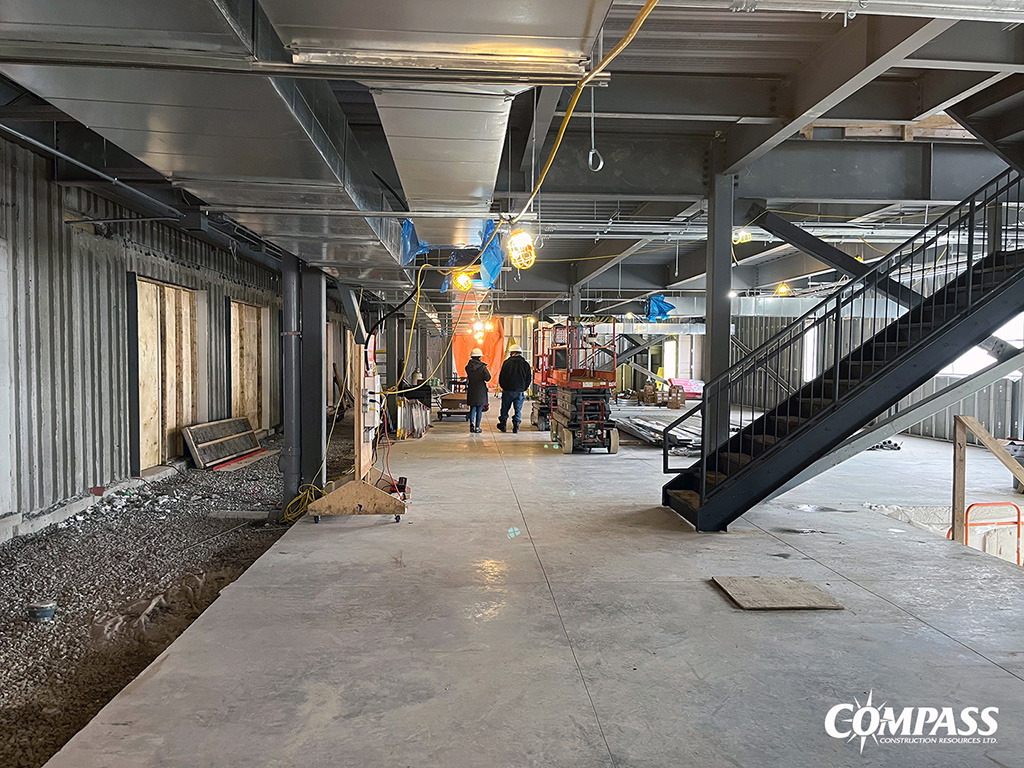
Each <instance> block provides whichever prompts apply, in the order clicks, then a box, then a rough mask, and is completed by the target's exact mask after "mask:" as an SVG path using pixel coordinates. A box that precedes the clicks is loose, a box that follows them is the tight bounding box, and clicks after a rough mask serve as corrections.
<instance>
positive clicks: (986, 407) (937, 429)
mask: <svg viewBox="0 0 1024 768" xmlns="http://www.w3.org/2000/svg"><path fill="white" fill-rule="evenodd" d="M956 381H957V378H956V377H953V376H936V377H935V378H933V379H932V380H931V381H929V382H928V383H927V384H925V385H924V386H923V387H921V388H920V389H918V390H917V391H916V392H914V393H913V394H911V395H910V396H909V397H906V398H904V399H903V400H901V401H900V402H899V404H898V405H897V409H905V408H908V407H910V406H911V405H913V404H915V403H919V402H920V401H921V400H924V399H925V398H926V397H930V396H931V395H933V394H935V393H936V392H938V391H939V390H941V389H944V388H946V387H947V386H949V385H950V384H953V383H955V382H956ZM895 412H896V409H894V410H892V411H890V413H895ZM957 414H960V415H963V416H973V417H974V418H976V419H977V420H978V421H980V422H981V424H982V426H984V427H985V429H987V430H988V431H989V432H990V433H991V434H992V435H993V436H994V437H997V438H1000V439H1001V438H1004V437H1011V438H1016V439H1019V438H1021V437H1022V435H1021V427H1022V424H1021V382H1020V380H1019V379H1018V380H1017V381H1013V380H1012V379H1002V380H1000V381H997V382H996V383H995V384H993V385H991V386H989V387H985V388H984V389H982V390H980V391H978V392H976V393H975V394H973V395H971V396H970V397H968V398H965V399H964V400H961V401H960V402H959V403H957V404H956V405H952V406H950V407H949V408H947V409H946V410H944V411H941V412H939V413H936V414H935V415H934V416H930V417H928V418H927V419H925V420H924V421H922V422H920V423H919V424H915V425H914V426H913V427H911V428H910V429H908V430H907V434H911V435H920V436H921V437H934V438H937V439H939V440H948V441H952V440H953V416H955V415H957ZM967 439H968V441H969V442H972V443H974V444H975V445H980V442H979V441H978V439H977V438H976V437H975V436H974V435H972V434H970V433H968V435H967Z"/></svg>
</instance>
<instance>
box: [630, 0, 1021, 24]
mask: <svg viewBox="0 0 1024 768" xmlns="http://www.w3.org/2000/svg"><path fill="white" fill-rule="evenodd" d="M615 5H616V7H620V8H621V7H625V6H641V5H643V0H616V3H615ZM658 6H659V7H662V8H712V9H716V10H722V11H738V12H744V11H806V12H809V13H824V14H833V13H834V14H850V15H851V17H852V16H855V15H857V14H861V13H863V14H867V15H879V16H918V17H924V18H934V19H962V20H965V21H1003V22H1012V23H1019V22H1022V21H1024V3H1021V2H1020V0H941V1H940V0H661V1H660V2H659V3H658Z"/></svg>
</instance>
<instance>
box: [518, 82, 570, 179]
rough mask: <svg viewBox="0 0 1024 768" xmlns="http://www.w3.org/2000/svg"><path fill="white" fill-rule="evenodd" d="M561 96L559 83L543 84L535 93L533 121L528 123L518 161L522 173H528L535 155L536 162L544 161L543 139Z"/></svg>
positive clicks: (553, 117)
mask: <svg viewBox="0 0 1024 768" xmlns="http://www.w3.org/2000/svg"><path fill="white" fill-rule="evenodd" d="M532 95H533V94H531V96H532ZM561 97H562V86H559V85H545V86H543V87H541V89H540V92H539V93H537V95H536V99H537V109H536V111H535V112H534V114H533V122H531V123H530V134H529V135H528V136H527V137H526V145H525V146H524V147H523V159H522V162H520V163H519V170H520V171H522V172H523V173H524V174H529V173H530V166H531V165H532V164H533V159H534V158H535V157H536V158H537V163H539V164H543V163H544V160H545V158H544V157H543V155H542V153H543V151H544V140H545V139H546V138H547V135H548V131H550V130H551V123H552V121H553V120H554V119H555V110H557V109H558V100H559V99H560V98H561ZM537 172H538V173H539V172H540V168H537Z"/></svg>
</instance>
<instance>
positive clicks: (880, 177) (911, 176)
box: [495, 133, 1006, 210]
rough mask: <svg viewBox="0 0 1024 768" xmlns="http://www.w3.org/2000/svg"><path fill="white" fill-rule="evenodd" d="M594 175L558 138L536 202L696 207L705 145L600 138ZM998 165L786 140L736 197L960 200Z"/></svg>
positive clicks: (938, 147)
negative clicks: (623, 202) (557, 148)
mask: <svg viewBox="0 0 1024 768" xmlns="http://www.w3.org/2000/svg"><path fill="white" fill-rule="evenodd" d="M598 147H599V148H600V150H601V153H602V154H603V155H604V157H605V166H604V169H603V170H602V171H601V173H596V174H595V173H591V172H590V170H589V169H588V168H587V153H588V152H589V151H590V135H589V134H580V133H567V134H566V136H565V138H564V140H563V142H562V148H561V150H560V151H559V153H558V155H557V156H556V158H555V162H554V164H553V165H552V167H551V170H550V171H549V173H548V177H547V181H545V183H544V189H543V191H542V192H541V194H540V196H539V197H540V200H541V208H542V210H543V202H544V200H545V199H554V200H557V199H563V198H567V199H575V200H601V199H617V200H623V199H625V200H629V199H633V200H638V201H651V200H654V201H682V202H696V201H698V200H702V199H704V198H705V197H707V194H708V181H709V177H708V171H707V163H708V161H709V159H710V158H709V151H710V140H708V139H706V138H700V137H691V136H674V135H668V136H645V135H631V136H627V135H623V134H605V135H603V136H599V137H598ZM1005 168H1006V163H1005V162H1004V161H1003V160H1002V159H1000V158H999V157H997V156H995V155H993V154H992V152H990V151H989V150H988V149H987V148H985V147H983V146H980V145H978V144H973V143H959V142H929V141H898V142H897V141H873V140H856V141H853V140H847V141H828V140H806V139H792V140H790V141H786V142H783V143H782V144H780V145H779V146H777V147H775V149H774V150H773V151H772V152H770V153H768V154H767V155H765V156H764V157H762V158H761V159H760V160H758V161H757V162H755V163H753V164H752V165H751V166H750V167H749V168H747V169H746V170H745V171H744V172H743V173H742V174H741V175H740V176H739V178H738V180H737V186H736V196H737V197H743V198H750V199H759V200H767V201H773V200H774V201H784V202H790V203H793V202H807V203H832V202H847V203H853V202H865V203H883V204H884V203H900V202H904V203H922V204H932V203H935V204H940V203H942V204H948V205H952V204H955V203H958V202H960V201H961V200H963V199H964V198H965V197H967V196H968V195H970V194H971V193H972V192H974V191H975V190H976V189H977V188H978V187H980V186H981V185H983V184H985V183H986V182H987V181H989V180H990V179H991V178H993V177H994V176H996V175H997V174H999V173H1000V172H1002V171H1003V170H1004V169H1005ZM514 181H515V184H514V185H513V190H514V191H513V192H511V193H508V192H504V191H503V190H505V189H506V188H507V185H508V176H507V172H506V170H505V169H504V168H503V169H501V171H500V174H499V180H498V183H497V185H496V191H495V198H497V199H503V198H509V197H511V198H513V199H515V200H520V199H523V198H525V197H526V195H528V194H529V193H528V192H527V191H526V190H525V186H524V184H523V178H522V174H516V178H515V179H514Z"/></svg>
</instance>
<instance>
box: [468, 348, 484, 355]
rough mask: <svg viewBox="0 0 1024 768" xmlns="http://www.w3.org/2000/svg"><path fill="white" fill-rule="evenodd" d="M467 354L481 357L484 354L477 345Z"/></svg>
mask: <svg viewBox="0 0 1024 768" xmlns="http://www.w3.org/2000/svg"><path fill="white" fill-rule="evenodd" d="M469 356H470V357H483V356H484V351H483V350H482V349H480V347H477V348H476V349H474V350H473V351H472V352H470V353H469Z"/></svg>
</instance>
